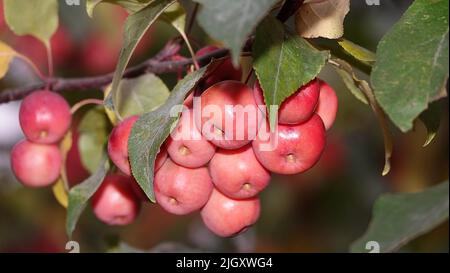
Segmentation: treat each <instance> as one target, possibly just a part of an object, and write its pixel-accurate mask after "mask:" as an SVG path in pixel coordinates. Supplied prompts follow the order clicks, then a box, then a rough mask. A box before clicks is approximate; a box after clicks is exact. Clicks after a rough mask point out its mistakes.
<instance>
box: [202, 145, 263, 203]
mask: <svg viewBox="0 0 450 273" xmlns="http://www.w3.org/2000/svg"><path fill="white" fill-rule="evenodd" d="M209 172H210V174H211V178H212V180H213V183H214V185H215V186H216V188H217V189H219V190H220V191H221V192H222V193H224V194H225V195H227V196H228V197H231V198H235V199H245V198H250V197H254V196H256V195H257V194H258V193H259V192H261V191H262V190H263V189H264V188H265V187H266V186H267V185H268V184H269V181H270V173H269V172H268V171H267V170H266V169H265V168H264V167H263V166H262V165H261V164H260V163H259V161H258V160H257V159H256V156H255V153H254V152H253V149H252V146H251V145H246V146H244V147H242V148H239V149H237V150H225V149H219V150H218V151H217V152H216V154H215V155H214V157H213V158H212V160H211V162H210V163H209Z"/></svg>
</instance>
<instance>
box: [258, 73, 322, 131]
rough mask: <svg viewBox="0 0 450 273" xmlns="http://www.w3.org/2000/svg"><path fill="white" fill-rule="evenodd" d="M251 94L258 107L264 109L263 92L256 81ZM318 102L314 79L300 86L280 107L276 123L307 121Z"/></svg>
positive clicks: (316, 83) (317, 84) (317, 87)
mask: <svg viewBox="0 0 450 273" xmlns="http://www.w3.org/2000/svg"><path fill="white" fill-rule="evenodd" d="M253 94H254V96H255V101H256V103H257V104H258V106H259V107H260V108H261V107H264V105H265V104H264V97H263V92H262V88H261V86H260V84H259V82H258V81H257V82H256V83H255V86H254V88H253ZM318 100H319V82H318V81H317V80H316V79H314V80H312V81H310V82H309V83H307V84H305V85H303V86H301V87H300V88H299V89H298V90H297V91H296V92H295V93H294V94H292V95H291V96H290V97H288V98H287V99H286V100H285V101H284V102H283V103H282V104H281V105H280V109H279V110H278V122H279V123H280V124H300V123H303V122H305V121H307V120H308V119H309V118H310V117H311V116H312V114H313V113H314V110H315V108H316V105H317V102H318ZM263 109H264V108H263Z"/></svg>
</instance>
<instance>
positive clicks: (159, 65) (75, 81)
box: [0, 42, 228, 103]
mask: <svg viewBox="0 0 450 273" xmlns="http://www.w3.org/2000/svg"><path fill="white" fill-rule="evenodd" d="M179 50H180V45H179V44H177V43H173V42H169V43H168V44H167V45H166V46H165V47H164V48H163V49H162V50H161V51H160V52H159V53H158V54H156V55H155V56H154V57H153V58H151V59H148V60H147V61H145V62H143V63H141V64H139V65H136V66H133V67H130V68H128V69H127V70H126V71H125V73H124V75H123V77H124V78H134V77H137V76H140V75H143V74H145V73H154V74H163V73H169V72H177V71H178V70H179V69H181V68H186V67H188V66H189V65H192V64H193V60H192V59H186V60H182V61H168V60H167V59H168V58H169V57H171V56H173V55H175V54H176V53H178V51H179ZM226 55H228V50H227V49H218V50H215V51H213V52H211V53H209V54H206V55H204V56H202V57H200V58H198V59H197V61H198V63H199V64H200V65H206V64H207V63H209V62H210V61H211V59H213V58H221V57H224V56H226ZM113 77H114V73H109V74H105V75H100V76H94V77H83V78H70V79H67V78H49V79H47V81H45V82H41V83H37V84H32V85H28V86H24V87H18V88H11V89H5V90H3V91H1V92H0V103H7V102H10V101H14V100H20V99H22V98H24V97H26V96H27V95H28V94H30V93H32V92H33V91H36V90H40V89H43V88H45V87H46V86H47V85H48V86H50V89H51V90H52V91H55V92H63V91H79V90H85V89H95V88H101V87H104V86H106V85H108V84H109V83H111V81H112V79H113Z"/></svg>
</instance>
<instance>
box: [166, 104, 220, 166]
mask: <svg viewBox="0 0 450 273" xmlns="http://www.w3.org/2000/svg"><path fill="white" fill-rule="evenodd" d="M215 151H216V147H215V146H214V145H213V144H212V143H211V142H209V141H208V140H206V139H205V137H203V136H202V134H201V133H200V132H199V131H198V129H197V126H195V122H194V112H193V111H192V110H185V111H183V113H182V114H181V118H180V121H179V122H178V125H177V127H176V128H175V130H174V131H173V132H172V133H171V135H170V136H169V138H168V140H167V152H168V153H169V156H170V158H171V159H172V160H173V161H174V162H175V163H177V164H178V165H181V166H183V167H187V168H198V167H201V166H204V165H206V164H207V163H208V162H209V161H210V160H211V158H212V157H213V155H214V153H215Z"/></svg>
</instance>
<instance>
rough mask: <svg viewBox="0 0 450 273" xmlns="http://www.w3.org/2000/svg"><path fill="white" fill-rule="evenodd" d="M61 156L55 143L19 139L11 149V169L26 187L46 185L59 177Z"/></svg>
mask: <svg viewBox="0 0 450 273" xmlns="http://www.w3.org/2000/svg"><path fill="white" fill-rule="evenodd" d="M61 165H62V156H61V152H60V151H59V148H58V146H56V145H45V144H36V143H33V142H30V141H28V140H21V141H20V142H18V143H17V144H16V145H14V147H13V149H12V150H11V169H12V171H13V172H14V174H15V176H16V177H17V179H18V180H19V181H20V182H21V183H22V184H23V185H24V186H28V187H46V186H49V185H51V184H53V183H54V182H56V180H57V179H58V177H59V174H60V172H61Z"/></svg>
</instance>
